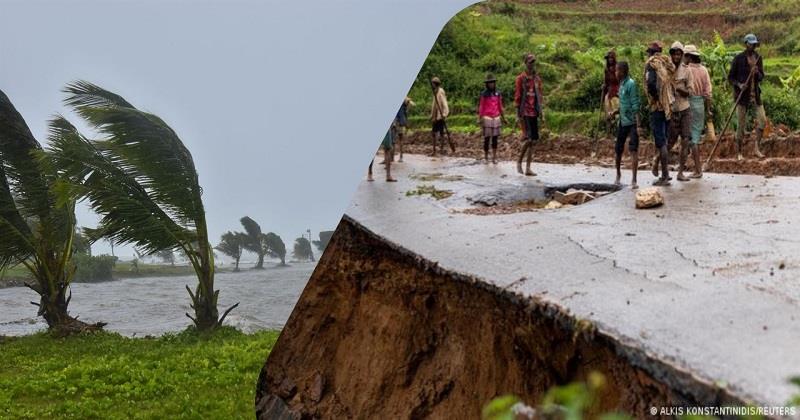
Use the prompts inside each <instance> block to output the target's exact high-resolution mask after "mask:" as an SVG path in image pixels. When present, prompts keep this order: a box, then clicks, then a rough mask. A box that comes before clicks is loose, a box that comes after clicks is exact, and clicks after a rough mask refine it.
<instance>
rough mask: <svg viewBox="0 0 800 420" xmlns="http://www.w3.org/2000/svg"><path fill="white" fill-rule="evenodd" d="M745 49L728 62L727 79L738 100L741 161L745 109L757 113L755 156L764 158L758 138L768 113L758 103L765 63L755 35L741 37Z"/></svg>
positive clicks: (737, 148) (737, 140)
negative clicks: (759, 52) (758, 51)
mask: <svg viewBox="0 0 800 420" xmlns="http://www.w3.org/2000/svg"><path fill="white" fill-rule="evenodd" d="M744 45H745V50H744V51H743V52H741V53H739V54H737V55H736V57H734V58H733V62H732V63H731V70H730V72H729V73H728V81H729V82H730V83H731V84H732V85H733V100H734V102H735V101H736V100H737V99H739V98H740V96H739V95H740V94H741V98H740V99H739V102H738V103H737V104H736V117H737V118H736V120H737V126H736V151H737V157H738V159H739V160H742V142H743V141H744V140H743V139H744V127H745V125H746V118H747V110H748V109H750V108H752V109H753V112H754V113H755V115H756V138H755V155H756V157H758V158H763V157H764V154H762V153H761V137H762V136H763V135H764V128H765V127H766V125H767V116H766V114H765V113H764V104H763V103H762V102H761V81H762V80H764V62H763V61H762V59H761V55H759V54H758V53H757V52H756V47H758V45H759V43H758V38H756V36H755V35H753V34H747V35H746V36H745V37H744Z"/></svg>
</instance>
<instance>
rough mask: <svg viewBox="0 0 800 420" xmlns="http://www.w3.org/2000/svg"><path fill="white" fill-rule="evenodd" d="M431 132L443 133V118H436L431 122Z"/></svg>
mask: <svg viewBox="0 0 800 420" xmlns="http://www.w3.org/2000/svg"><path fill="white" fill-rule="evenodd" d="M431 131H432V132H433V133H439V134H441V135H444V120H436V121H434V122H433V129H432V130H431Z"/></svg>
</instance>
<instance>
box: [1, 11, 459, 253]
mask: <svg viewBox="0 0 800 420" xmlns="http://www.w3.org/2000/svg"><path fill="white" fill-rule="evenodd" d="M470 3H471V1H469V0H439V1H435V2H432V1H429V0H385V1H375V0H341V1H331V0H314V1H312V0H302V1H296V0H291V1H289V0H284V1H252V0H234V1H228V0H226V1H222V0H218V1H208V0H201V1H188V0H168V1H156V0H136V1H123V0H112V1H106V0H102V1H101V0H73V1H63V0H33V1H29V0H0V89H2V90H3V91H4V92H5V93H6V94H7V95H8V96H9V97H10V98H11V100H12V101H13V102H14V104H15V105H16V107H17V109H18V110H19V111H20V113H21V114H22V115H23V116H24V117H25V119H26V121H27V122H28V125H29V126H30V127H31V130H32V131H33V133H34V135H35V136H36V137H37V139H39V140H40V141H42V142H43V141H44V140H45V135H46V121H47V120H48V119H49V118H51V117H52V116H53V115H54V114H56V113H61V114H64V115H65V116H67V117H68V118H69V119H70V120H71V121H73V122H74V123H78V122H79V121H78V119H77V118H76V117H75V115H73V114H71V113H70V112H69V111H68V110H67V109H66V108H64V107H63V105H62V103H61V101H62V99H63V94H62V93H61V92H60V91H61V89H62V88H63V86H64V85H65V84H67V83H69V82H70V81H74V80H77V79H83V80H88V81H90V82H93V83H96V84H98V85H100V86H102V87H104V88H106V89H109V90H111V91H114V92H116V93H119V94H121V95H122V96H124V97H125V98H126V99H127V100H128V101H129V102H131V103H133V104H134V105H135V106H137V107H138V108H140V109H144V110H147V111H150V112H153V113H155V114H157V115H159V116H161V117H162V118H163V119H164V120H165V121H167V123H168V124H170V125H171V126H172V128H173V129H175V130H176V132H177V133H178V135H179V136H180V137H181V138H182V139H183V141H184V142H185V143H186V145H187V146H188V147H189V149H190V150H191V152H192V154H193V155H194V159H195V164H196V165H197V169H198V172H199V174H200V182H201V184H202V186H203V190H204V201H205V205H206V210H207V212H208V215H207V217H208V221H209V226H210V229H211V236H212V238H214V241H215V242H216V241H217V240H218V238H219V236H220V235H221V234H222V233H223V232H225V231H226V230H235V229H241V227H240V225H239V222H238V220H239V218H240V217H241V216H244V215H249V216H251V217H252V218H254V219H255V220H256V221H258V222H259V223H260V224H261V226H262V229H264V230H265V231H274V232H276V233H278V234H279V235H281V237H282V238H283V239H284V242H286V244H287V248H289V249H291V243H292V242H293V241H294V239H295V238H296V237H298V236H299V235H301V234H303V233H305V231H306V229H311V231H312V234H313V236H314V238H315V239H316V236H317V233H318V232H319V231H320V230H329V229H333V228H334V227H335V226H336V223H337V222H338V220H339V218H340V217H341V215H342V212H343V211H344V209H345V208H346V207H347V204H348V203H349V201H350V198H351V196H352V194H353V192H354V190H355V187H356V185H357V183H358V182H360V180H361V179H362V178H363V176H364V173H365V170H366V167H367V165H368V163H369V160H370V156H371V154H372V153H373V152H374V151H375V149H376V148H377V146H378V144H379V143H380V140H381V138H382V137H383V133H384V132H385V129H386V127H387V126H388V124H389V122H390V121H391V119H392V118H393V116H394V113H395V111H396V109H397V106H398V105H399V103H400V100H401V99H402V98H403V96H404V95H405V93H406V91H407V90H408V88H409V87H410V86H411V83H412V81H413V79H414V78H415V76H416V74H417V72H418V71H419V69H420V67H421V65H422V63H423V61H424V59H425V57H426V55H427V53H428V51H429V50H430V47H431V46H432V44H433V42H434V40H435V39H436V36H437V35H438V33H439V31H440V30H441V28H442V27H443V26H444V24H445V23H446V22H447V20H448V19H449V18H450V17H451V16H453V15H454V14H456V13H457V12H458V11H459V10H461V9H462V8H464V7H466V6H467V5H468V4H470ZM78 221H79V224H81V225H83V226H93V225H94V224H95V223H96V221H97V217H96V216H95V215H94V214H92V213H91V212H90V211H89V210H88V209H87V208H86V207H85V206H84V207H81V208H79V210H78ZM108 250H109V248H108V245H107V244H104V243H98V244H96V245H95V247H94V252H95V253H107V252H108ZM132 254H133V252H132V250H131V249H130V248H127V247H124V248H121V249H120V248H117V255H120V256H122V257H123V258H126V257H127V256H129V255H132Z"/></svg>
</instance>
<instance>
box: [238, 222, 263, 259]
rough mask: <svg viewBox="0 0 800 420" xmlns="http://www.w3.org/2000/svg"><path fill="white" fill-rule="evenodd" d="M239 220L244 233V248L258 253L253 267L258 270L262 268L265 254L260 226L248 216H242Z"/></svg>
mask: <svg viewBox="0 0 800 420" xmlns="http://www.w3.org/2000/svg"><path fill="white" fill-rule="evenodd" d="M239 222H241V223H242V227H244V231H245V235H246V236H245V238H246V241H245V243H244V248H245V249H246V250H248V251H250V252H254V253H255V254H256V255H258V262H256V265H255V266H254V267H253V268H255V269H259V270H260V269H262V268H264V255H266V254H267V253H266V250H265V249H264V234H263V233H261V226H260V225H259V224H258V222H256V221H255V220H253V219H251V218H250V217H249V216H245V217H242V218H241V219H239Z"/></svg>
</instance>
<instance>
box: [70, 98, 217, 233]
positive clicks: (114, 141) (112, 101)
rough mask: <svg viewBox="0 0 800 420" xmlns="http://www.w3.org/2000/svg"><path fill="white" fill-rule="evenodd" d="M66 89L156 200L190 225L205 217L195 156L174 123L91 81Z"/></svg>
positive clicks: (118, 160)
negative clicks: (193, 156) (139, 108)
mask: <svg viewBox="0 0 800 420" xmlns="http://www.w3.org/2000/svg"><path fill="white" fill-rule="evenodd" d="M66 91H67V92H68V93H70V94H71V96H69V97H68V98H67V99H66V104H68V105H70V106H73V107H74V109H75V111H76V112H77V113H78V114H79V115H81V116H82V117H83V118H84V119H85V120H86V121H87V122H88V123H89V124H90V125H92V126H93V127H94V128H95V129H97V130H98V131H99V132H100V133H102V134H104V135H105V136H107V139H106V140H103V148H104V149H105V150H107V151H108V156H109V157H110V158H111V159H112V160H113V163H114V164H115V165H117V166H118V167H120V168H121V169H122V170H123V171H124V172H126V173H127V174H129V176H131V177H133V178H134V179H135V180H136V181H137V182H138V183H139V184H140V185H141V186H142V187H144V188H145V189H146V190H147V191H148V193H149V195H150V197H151V198H152V200H153V201H154V202H155V203H158V204H159V205H160V206H161V207H162V209H164V210H165V211H166V212H167V213H169V214H170V215H172V216H173V217H174V218H176V219H177V221H178V222H179V223H180V224H183V225H186V226H193V225H194V224H195V223H196V222H197V221H198V220H199V219H201V218H203V217H204V214H205V210H204V208H203V202H202V199H201V196H202V190H201V188H200V186H199V181H198V175H197V170H196V169H195V166H194V160H193V159H192V155H191V153H190V152H189V150H188V149H187V148H186V146H185V145H184V144H183V142H182V141H181V139H180V138H179V137H178V135H177V134H176V133H175V131H174V130H173V129H172V128H171V127H170V126H169V125H167V124H166V123H165V122H164V121H163V120H162V119H161V118H159V117H158V116H156V115H153V114H150V113H147V112H144V111H141V110H138V109H136V108H135V107H133V105H131V104H130V103H129V102H127V101H125V99H123V98H122V97H121V96H119V95H116V94H114V93H111V92H108V91H106V90H104V89H102V88H100V87H98V86H96V85H93V84H91V83H88V82H75V83H73V84H71V85H69V86H68V87H67V89H66ZM98 143H99V142H98Z"/></svg>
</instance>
